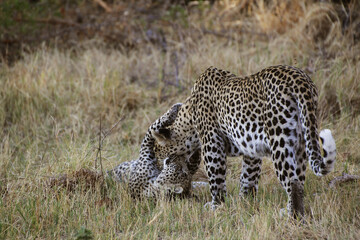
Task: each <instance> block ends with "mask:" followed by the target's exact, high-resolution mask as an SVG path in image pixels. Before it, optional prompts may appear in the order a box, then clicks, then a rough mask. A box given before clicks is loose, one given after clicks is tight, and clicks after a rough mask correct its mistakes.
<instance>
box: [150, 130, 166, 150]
mask: <svg viewBox="0 0 360 240" xmlns="http://www.w3.org/2000/svg"><path fill="white" fill-rule="evenodd" d="M151 133H152V135H153V136H154V138H155V140H156V141H157V142H158V143H159V144H160V145H161V146H165V145H166V143H167V142H169V141H171V130H170V129H167V128H160V129H159V130H152V131H151Z"/></svg>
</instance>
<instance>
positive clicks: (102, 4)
mask: <svg viewBox="0 0 360 240" xmlns="http://www.w3.org/2000/svg"><path fill="white" fill-rule="evenodd" d="M94 2H96V3H97V4H99V5H100V6H101V7H102V8H103V9H104V10H105V11H106V12H108V13H110V12H112V9H111V8H110V7H109V6H108V5H107V4H106V3H105V2H104V1H102V0H94Z"/></svg>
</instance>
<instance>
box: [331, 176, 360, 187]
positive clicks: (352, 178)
mask: <svg viewBox="0 0 360 240" xmlns="http://www.w3.org/2000/svg"><path fill="white" fill-rule="evenodd" d="M356 180H360V176H357V175H349V174H346V173H344V174H343V175H342V176H339V177H336V178H334V179H333V180H331V181H330V183H329V187H330V188H334V187H335V185H336V184H339V183H344V182H349V181H356Z"/></svg>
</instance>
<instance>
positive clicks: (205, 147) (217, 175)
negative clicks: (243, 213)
mask: <svg viewBox="0 0 360 240" xmlns="http://www.w3.org/2000/svg"><path fill="white" fill-rule="evenodd" d="M205 139H208V140H209V141H207V142H204V143H203V144H202V146H201V153H202V157H203V158H204V163H205V168H206V172H207V175H208V178H209V186H210V192H211V198H212V200H211V202H210V203H207V204H206V205H205V206H208V205H210V207H211V209H213V210H214V209H215V208H216V207H217V206H218V205H220V204H221V203H222V202H224V201H225V196H226V182H225V180H226V154H225V144H224V143H223V142H222V141H216V140H219V139H220V138H219V137H217V136H208V137H205Z"/></svg>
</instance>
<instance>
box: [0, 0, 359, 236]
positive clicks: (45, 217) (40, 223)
mask: <svg viewBox="0 0 360 240" xmlns="http://www.w3.org/2000/svg"><path fill="white" fill-rule="evenodd" d="M254 2H255V1H244V5H241V4H240V3H241V1H239V2H237V3H238V4H235V5H234V4H232V2H231V1H223V2H222V4H217V5H215V6H214V8H213V12H209V13H208V14H204V15H202V17H203V18H206V19H207V20H209V21H210V20H211V21H212V24H213V25H214V29H216V28H217V27H219V26H220V22H221V21H224V24H228V23H229V24H230V20H229V19H230V18H231V17H232V16H234V15H236V14H235V13H236V12H237V13H238V16H237V18H238V19H239V21H238V22H237V21H236V19H235V20H234V21H232V24H234V25H235V27H234V28H233V29H234V32H233V33H234V34H233V35H232V36H233V37H232V38H228V37H218V36H215V35H214V34H205V35H204V34H200V38H197V37H198V36H199V32H196V33H194V35H192V34H191V33H188V32H185V30H184V32H182V34H183V35H184V38H183V41H181V40H179V39H178V36H177V35H176V36H175V37H174V38H173V39H172V42H171V41H169V42H171V44H169V49H168V51H166V52H163V51H162V50H161V49H158V48H157V47H156V46H155V45H152V44H151V43H148V44H144V46H143V47H141V48H138V49H134V50H131V51H129V52H127V53H123V52H122V51H119V50H115V49H111V50H109V49H108V48H106V47H105V46H103V45H102V44H101V43H99V42H100V41H96V40H94V41H92V42H90V43H87V44H86V47H83V46H79V47H81V49H82V50H79V49H68V50H58V49H49V48H47V47H43V48H42V49H40V50H38V51H36V52H34V53H31V54H25V55H24V58H23V59H22V60H21V61H18V62H16V63H15V64H14V65H13V66H6V65H4V66H3V67H2V68H1V69H0V82H1V83H2V85H1V89H0V126H1V133H0V134H1V138H0V139H1V140H0V196H1V198H0V239H34V238H40V239H68V238H79V239H80V238H81V237H90V236H93V237H94V238H96V239H99V238H101V239H118V238H120V239H190V238H198V239H292V238H296V239H359V238H360V230H359V229H360V217H359V216H360V205H359V201H360V185H359V182H350V183H345V184H343V185H341V186H339V187H336V188H335V189H330V188H329V187H328V182H329V181H330V180H332V179H333V178H334V177H336V176H340V175H342V173H348V174H356V175H359V174H360V170H359V169H360V153H359V151H358V148H359V146H360V140H359V139H360V115H359V113H360V107H359V96H360V77H359V76H360V58H359V56H360V46H359V43H356V42H355V43H354V42H353V41H352V40H351V39H352V38H350V37H349V36H350V34H354V32H353V30H354V29H353V30H351V29H350V30H351V31H350V30H349V29H348V30H346V31H345V32H344V33H343V32H342V31H343V30H342V29H341V28H340V26H339V24H340V17H339V14H338V13H337V11H335V10H334V7H333V6H332V5H329V4H323V3H321V4H320V3H319V4H315V5H311V4H310V3H308V2H307V4H305V1H304V2H302V1H300V3H297V5H291V6H290V7H289V8H290V9H289V10H290V13H289V12H287V11H285V9H287V8H288V7H287V6H284V5H283V2H281V1H274V2H273V3H272V4H273V5H271V8H270V9H277V10H276V11H275V10H274V11H269V10H268V9H267V8H266V7H264V6H263V5H261V4H263V3H262V1H256V4H255V3H254ZM297 2H298V1H297ZM277 11H279V14H280V15H281V14H282V12H281V11H283V12H284V14H285V16H284V19H283V20H282V21H285V27H284V29H283V28H281V26H282V24H284V23H283V22H281V21H280V22H279V20H276V19H274V18H276V16H278V15H279V14H278V13H277ZM291 11H294V12H291ZM275 13H276V14H275ZM269 14H270V15H269ZM274 14H275V15H274ZM241 16H243V17H241ZM199 18H200V17H199V15H197V14H196V13H194V14H193V15H190V16H188V19H191V20H192V21H193V22H194V23H193V26H191V28H200V27H199V26H198V25H200V24H198V22H197V21H198V20H199ZM323 21H330V22H328V23H327V24H326V26H329V28H328V29H327V30H326V31H325V30H324V28H323V27H321V26H322V25H321V24H325V23H323ZM235 23H237V24H238V25H236V24H235ZM265 23H266V24H267V25H264V24H265ZM315 23H316V24H318V25H316V26H318V27H314V26H315V25H314V24H315ZM197 24H198V25H197ZM229 26H230V25H229ZM237 26H242V28H241V29H243V30H244V29H245V30H246V29H247V30H249V29H251V28H252V29H256V32H259V33H266V32H268V31H270V32H271V31H276V32H272V33H270V34H269V35H265V37H264V35H261V34H260V35H258V34H257V33H256V34H252V33H249V31H246V33H244V32H243V33H241V34H240V30H239V29H240V27H239V28H237ZM191 28H190V29H191ZM219 28H220V27H219ZM237 30H238V31H239V32H238V33H239V34H237V32H236V31H237ZM323 30H324V32H323ZM179 31H182V30H179ZM195 36H196V38H195ZM317 36H320V37H317ZM349 39H350V40H349ZM174 53H176V54H178V55H177V56H178V58H177V66H178V74H176V68H177V67H176V64H175V63H176V62H174ZM164 63H165V64H164ZM276 64H289V65H295V66H297V67H300V68H302V69H305V71H307V72H308V73H309V74H310V76H311V77H312V79H313V80H314V82H315V83H316V85H317V86H318V88H319V91H320V109H321V128H325V127H326V128H330V129H332V131H333V135H334V137H335V139H336V143H337V147H338V155H337V163H336V165H335V171H334V172H333V173H331V174H330V175H329V176H327V177H324V178H317V177H316V176H314V175H313V174H312V173H311V172H310V171H309V173H308V174H307V182H306V186H305V194H306V198H305V204H306V205H305V207H306V218H305V220H306V223H305V224H303V225H298V224H296V223H293V222H291V221H289V220H288V219H286V218H281V217H280V215H279V210H280V209H281V208H283V207H284V206H285V202H286V194H285V193H284V192H283V190H282V188H281V186H280V184H279V183H278V180H277V179H276V176H275V174H274V171H273V167H272V164H271V162H270V161H265V162H264V165H263V173H262V177H261V182H260V190H259V194H258V197H257V198H256V199H251V198H247V199H240V198H238V192H239V186H238V178H239V175H240V170H241V167H240V166H241V163H240V161H241V160H239V159H237V158H231V159H229V164H228V165H229V168H228V169H229V171H228V176H227V180H228V193H229V194H228V197H227V199H226V202H225V204H223V206H222V207H220V208H219V209H218V210H216V211H215V212H212V211H208V210H205V209H204V208H203V204H204V203H205V202H207V201H208V200H209V199H210V195H209V191H208V190H207V189H204V190H197V191H196V192H195V194H196V195H197V196H198V199H197V200H196V199H185V200H176V201H173V202H166V201H159V202H153V201H151V200H149V201H142V202H133V201H132V200H131V199H130V197H129V196H128V194H127V193H126V189H124V188H123V187H122V186H121V185H119V184H115V183H114V182H112V181H109V180H108V181H107V182H106V185H107V191H106V192H104V190H103V189H102V188H101V187H100V184H93V185H91V186H87V185H85V186H84V185H81V184H80V185H79V186H78V187H74V188H73V189H72V191H67V189H66V188H65V189H64V188H62V187H61V186H62V185H60V187H59V185H58V187H53V188H52V189H49V186H48V185H47V184H46V183H48V181H49V179H50V177H53V176H60V175H62V174H67V176H70V177H71V178H72V179H73V178H74V179H76V176H77V175H76V174H77V173H79V170H80V169H84V168H86V169H90V170H89V172H92V171H96V169H94V160H95V156H96V147H97V144H98V143H97V136H98V131H99V127H98V126H99V118H100V116H101V117H102V119H103V128H104V129H105V130H106V129H109V128H111V126H112V125H113V124H114V123H115V122H117V121H118V120H119V119H120V118H122V117H124V119H123V120H122V121H121V122H120V124H119V125H118V126H117V127H116V129H114V131H113V134H111V135H110V136H108V137H107V138H106V139H105V142H104V149H103V151H102V154H103V164H104V168H105V169H110V168H111V167H113V166H114V165H116V164H118V163H119V162H123V161H128V160H131V159H134V158H136V157H137V155H138V150H139V147H140V142H141V140H142V137H143V136H144V134H145V132H146V130H147V127H148V126H149V125H150V124H151V123H152V121H154V120H155V119H156V118H157V117H158V116H160V114H162V113H163V112H165V111H166V110H167V109H168V108H169V106H171V105H172V104H173V103H175V102H181V101H183V100H184V99H185V98H186V97H187V96H188V95H189V93H190V89H191V86H192V84H193V82H194V80H195V79H196V77H197V76H198V75H199V74H200V73H201V72H202V71H204V69H206V68H207V67H208V66H210V65H213V66H217V67H220V68H224V69H228V70H230V71H232V72H234V73H236V74H239V75H247V74H250V73H254V72H256V71H258V70H261V69H262V68H264V67H266V66H270V65H276ZM177 79H178V83H177ZM84 173H85V174H84V175H86V172H84ZM79 174H80V173H79ZM81 174H83V173H81ZM81 174H80V175H81ZM86 176H87V175H86ZM92 176H93V175H92ZM94 176H95V175H94ZM74 181H75V180H74ZM94 181H95V182H96V181H97V180H94Z"/></svg>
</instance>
